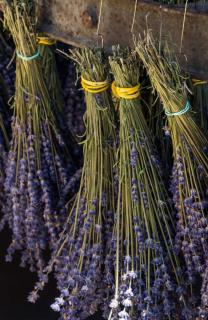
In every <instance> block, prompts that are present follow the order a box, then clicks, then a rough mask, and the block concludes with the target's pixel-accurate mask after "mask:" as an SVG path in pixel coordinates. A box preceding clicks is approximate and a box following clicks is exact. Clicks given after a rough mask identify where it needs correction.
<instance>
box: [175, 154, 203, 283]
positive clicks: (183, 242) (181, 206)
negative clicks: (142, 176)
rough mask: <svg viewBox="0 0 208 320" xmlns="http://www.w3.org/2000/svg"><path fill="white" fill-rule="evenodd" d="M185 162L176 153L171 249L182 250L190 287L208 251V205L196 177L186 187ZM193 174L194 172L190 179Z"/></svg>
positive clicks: (201, 269)
mask: <svg viewBox="0 0 208 320" xmlns="http://www.w3.org/2000/svg"><path fill="white" fill-rule="evenodd" d="M185 161H186V159H184V158H182V157H181V152H180V149H178V152H177V157H176V160H175V163H174V166H173V173H172V183H171V192H172V194H173V202H174V205H175V208H176V209H177V219H178V222H177V234H176V243H175V249H176V252H177V253H180V251H181V250H182V252H183V256H184V259H185V262H186V266H187V273H188V279H189V281H190V283H193V282H194V280H195V277H196V275H197V274H199V275H201V276H202V275H203V273H204V270H205V268H206V261H207V257H208V256H207V252H208V251H207V250H208V219H207V217H206V215H205V213H206V212H207V208H208V201H207V200H206V197H205V193H204V192H202V190H201V187H200V183H199V180H197V173H195V179H194V180H193V181H195V183H194V184H193V185H192V186H190V181H189V179H190V178H189V177H188V176H187V174H186V173H185V172H186V170H187V169H186V167H185V166H186V162H185ZM193 174H194V170H193V173H192V175H193Z"/></svg>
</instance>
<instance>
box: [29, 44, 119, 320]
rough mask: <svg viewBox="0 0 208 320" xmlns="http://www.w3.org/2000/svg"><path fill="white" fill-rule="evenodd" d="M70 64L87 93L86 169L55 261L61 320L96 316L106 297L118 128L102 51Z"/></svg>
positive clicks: (79, 55) (76, 56) (82, 54)
mask: <svg viewBox="0 0 208 320" xmlns="http://www.w3.org/2000/svg"><path fill="white" fill-rule="evenodd" d="M72 59H73V60H75V61H76V63H77V64H78V67H79V70H80V73H81V79H82V86H83V88H84V89H85V99H86V112H85V116H84V120H85V126H86V132H85V140H84V141H83V148H84V164H83V170H82V177H81V183H80V188H79V192H78V193H77V196H76V199H75V202H74V205H73V208H72V210H71V211H70V213H69V218H68V222H67V225H66V227H65V232H64V233H63V234H62V237H61V243H62V244H61V245H60V248H59V250H58V252H57V255H56V256H55V259H53V263H55V275H56V278H57V282H58V289H59V290H60V297H59V298H56V301H55V302H54V304H53V305H52V306H51V307H52V309H53V310H55V311H60V313H61V318H60V319H71V320H72V319H85V318H87V317H88V316H89V315H91V314H94V313H95V312H96V311H97V308H98V306H99V305H100V304H101V303H102V300H103V297H104V296H105V294H106V292H107V288H108V283H107V282H106V281H105V279H104V278H103V270H104V267H105V256H106V254H107V253H108V252H107V253H106V250H107V248H109V246H110V243H109V239H111V233H112V223H113V219H114V201H115V200H114V181H113V165H114V163H115V127H114V112H113V106H112V102H111V96H110V92H109V90H108V89H109V86H110V85H109V80H108V68H107V65H106V61H105V60H104V56H103V53H102V52H101V51H99V50H97V51H92V50H90V49H82V50H79V49H77V50H74V51H73V52H72ZM50 269H51V267H50V266H49V271H50ZM109 281H110V280H109ZM39 287H40V286H39V285H37V287H36V290H35V291H34V292H33V293H32V295H31V296H30V300H33V299H34V298H36V295H37V291H38V289H39Z"/></svg>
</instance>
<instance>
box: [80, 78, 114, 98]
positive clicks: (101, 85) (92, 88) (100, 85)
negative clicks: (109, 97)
mask: <svg viewBox="0 0 208 320" xmlns="http://www.w3.org/2000/svg"><path fill="white" fill-rule="evenodd" d="M81 85H82V87H83V89H84V90H85V91H88V92H90V93H94V94H96V93H100V92H103V91H105V90H107V89H108V88H109V87H110V83H109V82H108V81H107V80H106V81H102V82H94V81H89V80H86V79H84V78H83V77H81Z"/></svg>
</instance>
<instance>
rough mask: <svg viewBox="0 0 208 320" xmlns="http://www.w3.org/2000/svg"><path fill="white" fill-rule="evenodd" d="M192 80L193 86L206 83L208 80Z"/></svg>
mask: <svg viewBox="0 0 208 320" xmlns="http://www.w3.org/2000/svg"><path fill="white" fill-rule="evenodd" d="M192 82H193V86H194V87H195V86H198V85H201V84H208V81H207V80H198V79H192Z"/></svg>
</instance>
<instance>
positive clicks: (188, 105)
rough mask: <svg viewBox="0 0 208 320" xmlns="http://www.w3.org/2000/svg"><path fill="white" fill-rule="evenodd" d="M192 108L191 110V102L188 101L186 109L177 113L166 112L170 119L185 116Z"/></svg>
mask: <svg viewBox="0 0 208 320" xmlns="http://www.w3.org/2000/svg"><path fill="white" fill-rule="evenodd" d="M190 108H191V105H190V102H189V101H188V100H187V101H186V104H185V107H184V108H183V109H182V110H180V111H177V112H170V111H168V110H165V114H166V116H168V117H174V116H181V115H182V114H185V113H186V112H188V111H189V109H190Z"/></svg>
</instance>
